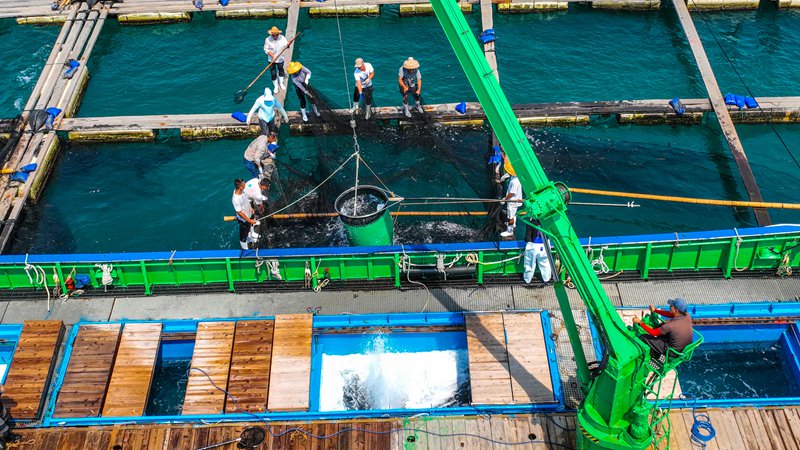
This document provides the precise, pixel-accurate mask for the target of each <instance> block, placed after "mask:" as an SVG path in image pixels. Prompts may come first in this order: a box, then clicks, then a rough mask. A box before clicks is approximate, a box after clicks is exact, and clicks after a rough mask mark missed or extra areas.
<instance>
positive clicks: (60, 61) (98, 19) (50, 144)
mask: <svg viewBox="0 0 800 450" xmlns="http://www.w3.org/2000/svg"><path fill="white" fill-rule="evenodd" d="M100 8H102V9H100ZM107 16H108V9H107V8H105V7H103V6H102V5H100V4H97V5H95V7H94V9H92V10H89V9H88V8H87V7H86V4H85V3H77V4H74V5H72V6H71V7H70V12H69V15H68V17H67V21H66V23H65V24H64V26H63V27H62V28H61V32H60V33H59V35H58V38H57V39H56V43H55V45H54V46H53V50H52V51H51V53H50V56H49V57H48V58H47V61H46V63H45V65H44V70H43V71H42V73H41V75H40V76H39V79H38V80H37V82H36V85H35V86H34V88H33V93H32V94H31V97H30V98H29V99H28V102H27V103H26V104H25V108H24V109H23V113H22V120H21V121H20V122H19V125H18V126H17V128H16V129H15V130H13V131H12V134H16V135H17V136H18V139H19V140H18V141H17V143H16V145H15V147H14V149H13V150H12V151H11V154H10V156H9V157H7V159H6V162H5V164H4V166H3V168H4V169H17V168H20V167H23V166H25V165H28V164H31V163H36V164H37V165H38V168H37V169H36V170H35V171H34V172H33V173H31V174H30V176H29V177H28V178H27V180H26V181H25V182H24V183H19V182H13V183H8V184H7V185H6V187H5V188H4V189H3V190H2V193H0V250H2V249H4V248H5V247H6V245H7V244H8V241H9V239H10V238H11V234H12V231H13V229H14V224H15V223H16V221H17V220H18V219H19V216H20V214H21V212H22V207H23V206H24V205H25V203H26V202H27V200H28V198H29V197H30V199H31V200H32V201H34V202H35V201H36V200H37V199H38V197H39V195H40V194H41V191H42V189H44V183H45V180H46V178H47V175H48V171H49V170H50V167H51V166H52V164H53V162H54V160H55V157H56V154H57V153H58V145H59V140H58V137H57V136H56V133H53V132H44V131H39V132H37V133H33V132H32V130H31V128H30V127H29V126H28V117H29V115H30V113H31V111H32V110H34V109H38V110H44V109H47V108H53V107H54V108H58V109H60V110H61V111H62V113H61V114H60V115H59V116H58V117H56V118H55V120H56V125H57V122H58V121H60V120H61V118H62V117H63V116H71V115H72V114H74V112H75V111H76V109H77V107H78V100H79V98H80V97H81V94H82V91H83V90H84V89H85V87H86V83H87V82H88V78H89V73H88V70H87V69H86V64H87V61H88V59H89V55H90V54H91V52H92V49H93V48H94V44H95V42H97V38H98V37H99V36H100V31H101V30H102V29H103V24H104V23H105V20H106V17H107ZM69 59H74V60H76V61H78V62H79V63H80V66H79V67H78V69H77V71H76V72H75V73H74V75H73V76H72V78H64V77H63V73H64V64H65V62H66V61H68V60H69Z"/></svg>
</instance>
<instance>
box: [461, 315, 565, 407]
mask: <svg viewBox="0 0 800 450" xmlns="http://www.w3.org/2000/svg"><path fill="white" fill-rule="evenodd" d="M465 319H466V328H467V348H468V350H469V375H470V384H471V387H472V403H473V404H476V405H487V404H525V403H552V402H555V401H556V400H555V396H554V394H553V382H552V378H551V375H550V364H549V360H548V352H547V346H546V345H545V340H544V331H543V328H542V318H541V313H530V312H522V313H513V312H502V313H500V312H493V313H476V314H467V315H466V316H465Z"/></svg>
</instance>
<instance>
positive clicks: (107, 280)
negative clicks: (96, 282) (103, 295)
mask: <svg viewBox="0 0 800 450" xmlns="http://www.w3.org/2000/svg"><path fill="white" fill-rule="evenodd" d="M94 266H95V267H98V268H99V269H100V270H102V271H103V279H102V282H103V292H108V286H111V285H112V284H114V277H112V276H111V271H112V270H114V265H113V264H95V265H94Z"/></svg>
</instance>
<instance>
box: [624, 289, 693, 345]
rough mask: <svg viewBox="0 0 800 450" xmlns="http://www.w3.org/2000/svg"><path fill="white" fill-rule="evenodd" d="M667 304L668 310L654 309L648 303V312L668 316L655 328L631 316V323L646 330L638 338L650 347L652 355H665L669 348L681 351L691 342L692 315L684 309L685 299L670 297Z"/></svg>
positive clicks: (685, 306)
mask: <svg viewBox="0 0 800 450" xmlns="http://www.w3.org/2000/svg"><path fill="white" fill-rule="evenodd" d="M667 304H668V305H669V311H665V310H663V309H656V308H655V307H654V306H653V305H650V312H655V313H658V314H660V315H662V316H664V317H667V318H669V320H668V321H666V322H664V323H663V324H661V325H660V326H658V327H656V328H651V327H649V326H648V325H647V324H645V323H643V322H642V319H641V318H639V317H634V318H633V323H635V324H637V325H639V326H640V327H642V329H643V330H644V331H645V332H646V334H641V335H639V339H641V340H642V341H644V343H645V344H647V345H648V347H650V354H651V356H653V357H660V356H662V355H666V354H667V350H668V349H670V348H673V349H675V350H676V351H678V352H682V351H683V349H684V348H686V346H687V345H689V344H691V343H692V316H690V315H689V313H688V312H687V310H686V308H687V305H686V300H684V299H682V298H675V299H670V300H668V301H667Z"/></svg>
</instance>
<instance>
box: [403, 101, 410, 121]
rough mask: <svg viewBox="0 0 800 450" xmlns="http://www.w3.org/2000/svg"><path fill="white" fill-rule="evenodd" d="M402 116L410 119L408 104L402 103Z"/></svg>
mask: <svg viewBox="0 0 800 450" xmlns="http://www.w3.org/2000/svg"><path fill="white" fill-rule="evenodd" d="M403 114H405V115H406V117H408V118H411V111H410V110H409V109H408V103H403Z"/></svg>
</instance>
